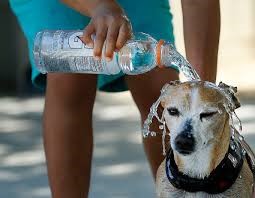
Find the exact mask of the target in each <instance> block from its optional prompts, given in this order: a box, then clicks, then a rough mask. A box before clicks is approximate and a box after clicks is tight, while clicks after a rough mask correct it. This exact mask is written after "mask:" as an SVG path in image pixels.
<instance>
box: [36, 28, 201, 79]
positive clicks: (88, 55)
mask: <svg viewBox="0 0 255 198" xmlns="http://www.w3.org/2000/svg"><path fill="white" fill-rule="evenodd" d="M82 35H83V32H82V31H80V30H78V31H42V32H39V33H38V34H37V35H36V38H35V41H34V51H33V52H34V60H35V63H36V66H37V68H38V70H39V71H40V72H41V73H48V72H65V73H94V74H108V75H112V74H117V73H119V72H121V71H122V72H123V73H125V74H129V75H137V74H142V73H145V72H148V71H150V70H152V69H153V68H155V67H156V66H157V65H158V66H163V65H164V66H166V67H170V66H171V65H172V64H173V65H175V66H176V67H178V68H179V69H181V70H182V71H183V72H184V74H185V73H187V72H188V73H187V74H189V76H192V75H193V77H191V79H194V78H196V79H197V78H199V77H198V75H197V74H196V73H194V72H195V71H194V70H193V71H192V67H191V66H190V64H189V63H188V62H187V61H186V60H185V59H184V58H183V57H182V56H181V55H180V54H179V53H178V52H177V51H176V50H175V48H174V47H173V45H171V44H170V43H167V42H163V41H162V40H161V41H159V42H157V41H156V40H155V39H154V38H152V37H151V36H150V35H148V34H145V33H137V34H135V35H134V37H133V38H132V39H130V40H129V41H128V42H127V43H126V44H125V46H124V47H123V48H122V49H121V50H120V51H119V52H115V53H114V55H113V59H112V60H111V61H106V59H105V57H102V59H101V60H95V59H94V57H93V48H90V47H88V46H87V45H86V44H84V43H83V42H82V41H81V40H80V39H79V37H80V36H82ZM102 54H104V53H102ZM190 74H192V75H190Z"/></svg>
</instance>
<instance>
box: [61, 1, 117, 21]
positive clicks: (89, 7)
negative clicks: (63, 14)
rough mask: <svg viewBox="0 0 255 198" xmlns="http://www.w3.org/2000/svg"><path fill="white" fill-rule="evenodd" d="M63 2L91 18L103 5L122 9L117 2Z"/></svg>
mask: <svg viewBox="0 0 255 198" xmlns="http://www.w3.org/2000/svg"><path fill="white" fill-rule="evenodd" d="M61 2H63V3H64V4H66V5H68V6H69V7H71V8H73V9H74V10H76V11H78V12H80V13H81V14H83V15H86V16H89V17H92V16H93V11H95V10H96V9H97V8H98V6H100V5H102V4H107V5H108V6H111V7H113V8H114V9H119V8H120V7H119V6H118V4H117V2H116V1H115V0H61Z"/></svg>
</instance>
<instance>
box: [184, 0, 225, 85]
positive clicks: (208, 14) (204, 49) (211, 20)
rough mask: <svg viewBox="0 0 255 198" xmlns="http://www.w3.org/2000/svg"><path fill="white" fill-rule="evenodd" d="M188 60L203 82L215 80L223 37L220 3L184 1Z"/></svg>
mask: <svg viewBox="0 0 255 198" xmlns="http://www.w3.org/2000/svg"><path fill="white" fill-rule="evenodd" d="M182 9H183V24H184V40H185V48H186V55H187V59H188V60H189V61H190V63H191V64H192V65H193V66H194V67H195V69H196V70H197V72H198V73H199V75H200V77H201V78H202V80H208V81H213V82H214V81H215V80H216V72H217V56H218V43H219V34H220V6H219V1H218V0H192V1H191V0H182Z"/></svg>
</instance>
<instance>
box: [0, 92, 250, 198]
mask: <svg viewBox="0 0 255 198" xmlns="http://www.w3.org/2000/svg"><path fill="white" fill-rule="evenodd" d="M0 104H1V105H0V197H1V198H30V197H31V198H49V197H50V195H49V189H48V183H47V178H46V170H45V160H44V155H43V151H42V140H41V126H40V122H41V112H42V107H43V98H41V97H39V98H28V99H17V98H4V97H3V98H0ZM242 104H243V106H242V108H241V109H240V110H239V111H238V115H240V118H241V120H242V121H243V125H244V131H245V133H244V134H245V137H246V139H247V141H248V142H249V143H251V144H252V146H253V148H255V131H254V129H255V122H254V119H255V114H254V111H255V101H254V100H251V99H243V100H242ZM94 118H95V122H94V126H95V144H96V146H95V152H94V160H93V172H92V188H91V196H90V197H91V198H99V197H103V198H136V197H137V198H140V197H146V198H153V197H154V194H153V193H154V186H153V181H152V178H151V175H150V172H149V168H148V165H147V163H146V160H145V156H144V153H143V149H142V145H141V134H140V124H139V116H138V111H137V109H136V108H135V106H134V103H133V101H132V99H131V97H130V96H129V94H128V93H127V92H126V93H124V94H102V93H100V94H99V95H98V97H97V102H96V106H95V112H94Z"/></svg>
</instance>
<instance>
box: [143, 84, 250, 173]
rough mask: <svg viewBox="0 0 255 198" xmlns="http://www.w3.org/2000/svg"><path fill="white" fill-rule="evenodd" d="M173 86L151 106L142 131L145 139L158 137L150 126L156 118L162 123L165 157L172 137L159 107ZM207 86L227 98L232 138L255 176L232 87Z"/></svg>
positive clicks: (226, 108) (225, 105)
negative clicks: (168, 140) (166, 146)
mask: <svg viewBox="0 0 255 198" xmlns="http://www.w3.org/2000/svg"><path fill="white" fill-rule="evenodd" d="M176 82H177V81H176ZM191 82H199V80H193V81H191ZM171 85H175V82H171V84H166V85H164V86H163V88H162V89H161V94H160V96H159V98H158V100H157V101H156V102H155V103H154V104H153V105H152V106H151V108H150V113H149V115H148V117H147V119H146V121H145V122H144V126H143V130H142V132H143V136H144V138H146V137H148V136H156V135H157V134H159V133H160V132H155V131H150V124H151V123H152V119H153V118H154V117H155V118H156V119H157V121H158V122H159V123H160V126H159V129H160V130H161V131H162V132H161V133H160V134H161V135H162V149H163V155H166V148H165V137H166V135H170V134H169V133H168V134H167V132H166V123H165V118H164V111H166V109H164V110H163V113H162V115H161V116H160V115H159V114H158V107H159V104H160V102H161V101H162V99H163V97H165V96H166V94H169V93H168V92H166V90H167V89H168V88H169V86H171ZM205 86H206V87H211V88H213V89H216V90H218V91H219V92H220V93H221V94H222V95H223V96H224V97H225V98H226V101H225V102H224V103H223V105H224V107H225V110H226V112H227V113H228V115H229V118H230V128H231V133H232V134H231V138H232V139H234V140H235V141H236V142H239V143H240V145H241V146H242V148H243V155H246V154H247V155H248V157H249V158H248V160H249V162H250V164H251V167H252V171H253V174H254V175H255V155H254V153H253V151H252V150H251V148H250V147H249V145H248V144H247V143H246V141H245V140H244V137H243V136H242V135H241V134H240V133H241V132H242V122H241V120H240V119H239V118H238V116H237V115H236V113H235V109H236V104H235V101H234V100H233V98H232V96H231V94H232V92H233V90H231V87H222V86H221V87H220V86H217V85H216V84H214V83H211V82H205ZM234 119H236V120H237V123H238V124H237V126H236V125H235V124H234Z"/></svg>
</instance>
